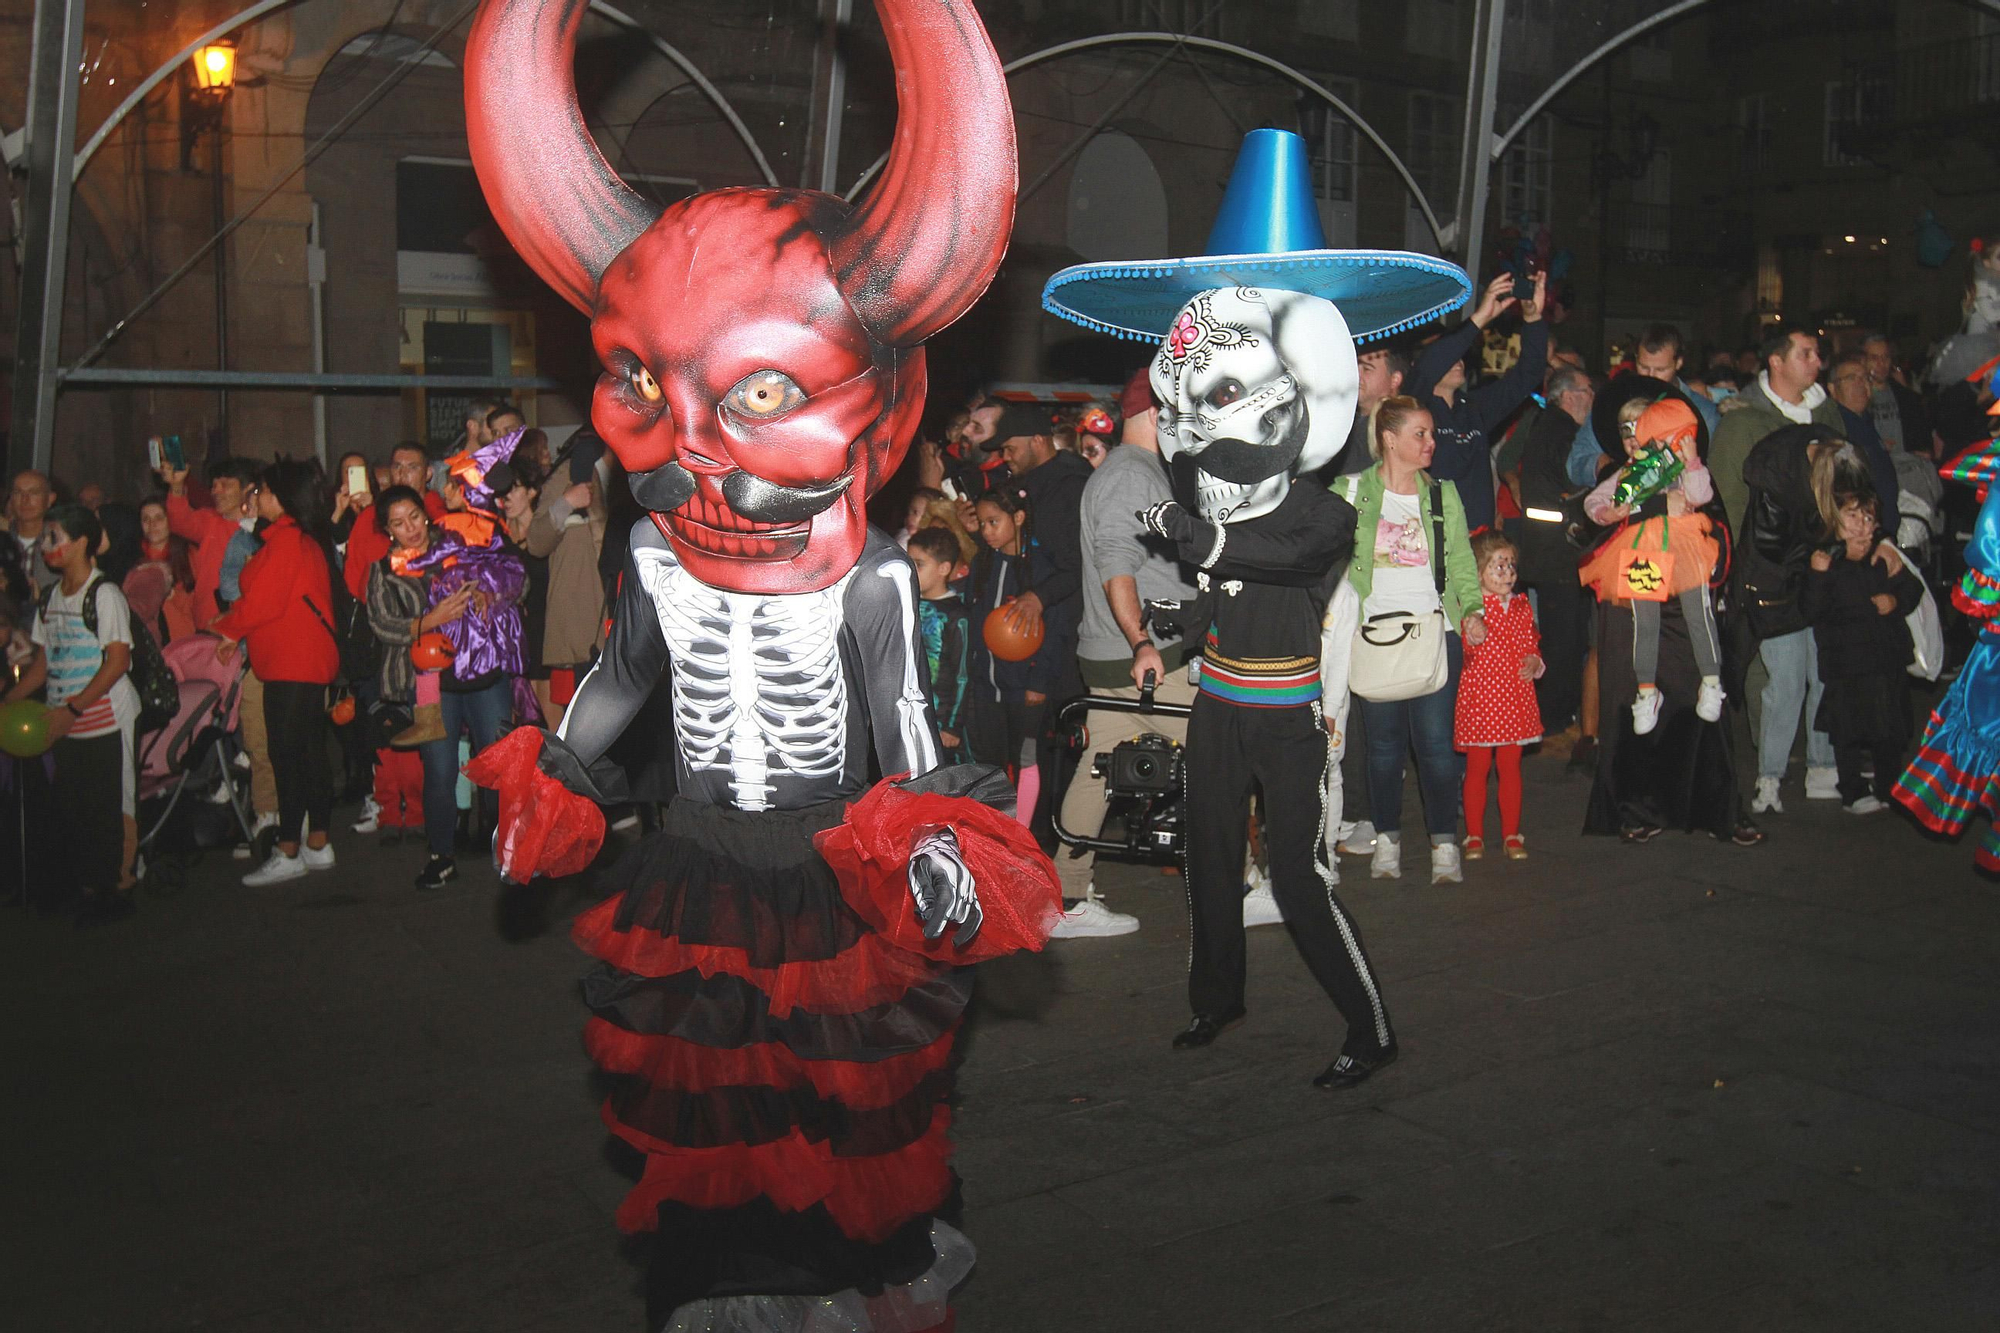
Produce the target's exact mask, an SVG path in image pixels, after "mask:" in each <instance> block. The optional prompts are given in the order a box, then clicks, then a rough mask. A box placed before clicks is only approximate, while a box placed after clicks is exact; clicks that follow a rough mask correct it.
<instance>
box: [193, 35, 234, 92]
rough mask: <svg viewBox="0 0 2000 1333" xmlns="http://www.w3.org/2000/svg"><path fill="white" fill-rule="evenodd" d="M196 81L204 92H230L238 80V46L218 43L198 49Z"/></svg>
mask: <svg viewBox="0 0 2000 1333" xmlns="http://www.w3.org/2000/svg"><path fill="white" fill-rule="evenodd" d="M194 81H195V84H196V85H197V86H198V87H200V88H201V89H202V90H203V91H204V92H228V91H229V89H230V88H231V87H232V86H233V85H234V84H235V82H236V48H235V47H233V46H228V45H223V44H220V43H218V44H217V45H215V46H204V47H202V48H201V49H200V50H199V51H196V52H195V53H194Z"/></svg>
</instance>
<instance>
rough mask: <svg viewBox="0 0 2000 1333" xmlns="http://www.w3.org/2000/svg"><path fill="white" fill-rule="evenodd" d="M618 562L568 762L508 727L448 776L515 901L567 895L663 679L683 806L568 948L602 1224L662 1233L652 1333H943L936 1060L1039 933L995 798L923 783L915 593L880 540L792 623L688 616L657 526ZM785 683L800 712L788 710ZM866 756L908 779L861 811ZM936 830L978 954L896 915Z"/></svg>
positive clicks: (784, 605) (926, 737)
mask: <svg viewBox="0 0 2000 1333" xmlns="http://www.w3.org/2000/svg"><path fill="white" fill-rule="evenodd" d="M633 545H634V550H633V553H632V555H631V557H630V558H629V559H628V564H627V567H626V572H625V578H624V581H623V584H622V585H621V594H620V598H619V605H618V611H617V619H616V621H615V622H614V625H613V629H612V632H611V636H610V640H609V642H608V644H607V646H606V649H605V653H604V656H603V658H602V659H601V660H600V662H599V663H598V665H597V667H596V668H595V669H594V670H593V672H592V673H591V675H590V676H589V677H587V678H586V679H585V681H584V683H583V684H582V685H581V686H580V687H579V689H578V692H577V695H576V698H575V700H574V701H573V702H572V704H571V707H570V711H569V713H568V714H567V716H566V717H565V719H564V725H563V730H562V733H561V736H560V738H558V737H549V736H544V734H543V733H539V732H536V731H532V730H528V729H523V730H520V731H516V732H515V733H513V734H512V735H511V736H509V737H507V738H506V739H505V740H503V741H502V742H501V743H500V744H498V745H496V746H494V747H492V748H491V749H489V750H488V751H486V752H484V753H482V754H481V755H480V756H479V758H478V759H477V760H476V761H475V763H474V765H473V767H472V769H471V770H469V771H471V772H472V774H473V776H474V777H475V779H476V780H478V781H480V782H482V783H483V784H485V785H489V786H497V787H498V788H499V790H500V793H501V802H502V811H501V820H500V828H501V839H502V845H501V846H499V847H498V849H497V855H498V856H499V858H500V860H501V863H502V866H503V869H505V870H507V872H508V873H509V875H510V876H511V877H512V878H515V879H526V878H527V876H528V874H529V873H530V871H531V870H539V871H541V872H543V873H551V874H563V873H573V872H575V871H577V870H580V869H582V868H583V867H584V866H585V865H587V864H588V862H589V860H590V858H591V856H592V854H593V853H594V852H595V850H596V848H597V845H598V843H599V841H600V840H601V838H602V833H603V816H602V814H601V812H600V811H599V809H598V807H597V806H596V805H595V804H593V803H592V801H589V800H580V799H579V798H578V797H577V796H576V795H572V794H571V793H572V792H576V793H582V794H583V795H584V796H588V797H591V798H593V800H599V801H602V800H615V799H616V798H617V797H618V795H619V793H618V791H617V790H616V779H615V777H613V776H611V775H609V774H608V773H607V772H606V770H605V766H604V765H602V764H600V763H598V758H599V756H600V755H601V754H602V752H603V749H604V747H605V745H606V744H607V743H608V738H609V737H611V736H613V735H615V734H616V733H617V732H618V731H619V730H622V728H623V726H624V723H625V719H626V718H627V717H628V715H630V712H631V710H636V708H637V707H638V706H639V704H640V703H641V702H642V701H643V696H644V695H645V694H646V693H648V692H649V691H650V687H651V685H652V683H653V682H655V681H657V680H658V679H660V676H661V674H662V673H663V672H667V673H670V674H671V678H672V680H673V684H674V695H675V722H676V733H677V741H678V745H679V755H680V758H679V766H680V772H679V788H678V791H679V795H678V796H677V797H676V798H675V799H674V801H673V802H672V803H671V804H670V805H669V806H668V807H667V809H666V811H665V813H664V816H663V818H662V827H661V828H660V829H659V831H658V832H656V833H653V834H652V835H650V836H648V837H647V838H645V839H644V840H643V841H641V842H640V843H639V844H638V845H637V846H635V847H634V848H633V849H631V850H630V851H629V852H627V853H626V854H625V855H624V856H623V857H622V858H621V859H620V860H619V861H618V862H617V864H616V865H615V866H614V867H613V868H612V869H610V870H609V871H608V872H607V873H606V876H605V883H606V884H607V885H608V886H610V887H612V888H614V889H615V890H616V892H614V893H613V894H612V896H610V897H609V898H608V899H606V900H605V901H604V902H602V903H600V904H599V905H598V906H596V907H595V908H592V909H591V910H589V911H587V912H585V913H584V914H583V915H582V916H581V917H580V918H579V919H578V920H577V922H576V924H575V928H574V936H575V939H576V941H577V943H578V944H579V945H581V946H582V947H583V949H584V950H585V951H586V952H588V953H590V954H591V955H592V956H593V957H595V958H596V959H598V960H599V961H598V965H597V966H596V967H595V968H594V969H593V970H592V971H591V972H590V973H589V974H588V975H587V976H586V978H585V980H584V983H583V994H584V1000H585V1003H586V1004H587V1005H588V1006H589V1008H590V1010H591V1014H592V1017H591V1018H590V1020H589V1023H588V1025H587V1027H586V1029H585V1034H584V1039H585V1045H586V1047H587V1048H588V1050H589V1053H590V1056H591V1058H592V1060H593V1061H594V1062H595V1063H596V1064H597V1066H598V1067H599V1068H600V1069H601V1070H602V1071H603V1072H605V1073H606V1074H609V1075H612V1076H613V1077H614V1082H615V1090H614V1091H612V1093H611V1095H610V1096H609V1098H608V1099H607V1100H606V1101H605V1103H604V1106H603V1112H602V1114H603V1119H604V1123H605V1124H606V1126H607V1127H608V1128H609V1129H610V1131H611V1133H612V1134H614V1135H615V1136H616V1137H617V1138H618V1139H620V1140H622V1141H623V1142H624V1143H626V1144H628V1145H630V1147H632V1148H634V1149H636V1150H637V1152H638V1154H639V1155H640V1157H641V1158H642V1159H643V1162H644V1169H643V1174H642V1175H641V1177H640V1179H639V1181H638V1183H637V1185H636V1187H635V1188H633V1190H632V1191H631V1192H630V1194H628V1195H627V1196H626V1198H625V1201H624V1203H623V1205H622V1206H621V1207H620V1209H619V1210H618V1222H619V1225H620V1227H621V1228H622V1229H624V1230H626V1231H628V1232H651V1233H654V1234H653V1244H652V1258H651V1261H650V1263H649V1265H648V1270H649V1271H648V1277H647V1288H648V1291H647V1305H648V1312H649V1327H651V1328H653V1329H665V1330H674V1331H680V1330H686V1331H688V1333H693V1331H694V1330H711V1329H713V1330H725V1329H726V1330H743V1331H746V1333H747V1331H752V1330H754V1331H755V1333H765V1331H766V1330H769V1331H771V1333H780V1331H783V1333H835V1331H836V1330H837V1331H839V1333H864V1331H865V1333H915V1331H916V1330H928V1329H935V1328H947V1327H949V1326H950V1324H949V1320H950V1314H949V1311H948V1309H947V1307H946V1305H945V1300H946V1297H947V1296H948V1295H949V1292H950V1290H951V1288H952V1286H953V1285H955V1284H956V1283H957V1282H958V1281H960V1280H961V1279H962V1278H963V1277H964V1275H965V1274H966V1272H967V1271H968V1270H969V1269H970V1267H971V1263H972V1247H971V1244H970V1243H969V1242H968V1241H967V1240H966V1238H965V1237H964V1236H963V1235H962V1234H961V1233H960V1232H958V1231H957V1230H956V1228H955V1227H954V1226H953V1225H952V1219H953V1218H954V1217H955V1215H956V1211H957V1207H958V1200H957V1189H958V1186H957V1178H956V1176H955V1174H954V1173H953V1171H952V1169H951V1167H950V1165H949V1157H950V1153H951V1143H950V1140H949V1139H948V1138H947V1130H948V1129H949V1126H950V1120H951V1113H950V1109H949V1105H948V1100H949V1097H950V1094H951V1088H952V1072H951V1063H950V1062H951V1055H952V1045H953V1041H954V1038H955V1037H956V1034H957V1032H958V1026H959V1022H960V1020H961V1018H962V1016H963V1014H964V1011H965V1006H966V1004H967V1002H968V1001H969V999H970V998H971V994H972V984H973V967H972V965H973V964H975V963H978V962H979V961H981V960H983V959H987V958H992V957H996V956H998V955H1000V954H1003V953H1007V952H1011V951H1014V950H1017V949H1023V948H1026V949H1038V948H1040V947H1041V946H1042V944H1043V942H1044V941H1045V940H1046V939H1047V938H1048V935H1049V932H1050V930H1051V929H1052V928H1053V926H1054V924H1055V922H1056V921H1057V920H1058V919H1059V917H1060V913H1061V897H1060V889H1059V887H1058V884H1057V881H1056V879H1055V874H1054V868H1053V866H1052V865H1051V864H1050V863H1049V861H1048V859H1047V858H1046V857H1045V856H1043V855H1042V854H1041V852H1040V850H1039V849H1038V848H1037V847H1036V845H1035V843H1034V840H1033V838H1032V837H1031V836H1030V835H1029V834H1028V832H1027V831H1026V830H1025V829H1024V828H1022V827H1021V825H1019V824H1018V823H1017V822H1015V820H1014V819H1013V818H1012V817H1011V799H1010V798H1011V792H1010V789H1009V787H1008V784H1007V782H1006V779H1005V776H1004V775H1003V774H1001V773H999V772H998V771H997V770H994V769H991V768H986V767H983V766H976V765H949V766H940V764H939V762H938V761H939V760H940V759H941V751H940V749H939V747H938V746H937V742H936V736H935V730H934V729H933V728H932V726H931V722H930V714H929V710H928V707H927V706H926V705H925V703H924V701H923V697H922V693H921V682H920V681H919V687H918V689H919V692H918V694H917V696H916V698H915V700H914V703H915V711H909V710H907V709H905V707H904V705H905V704H906V703H908V702H910V701H909V699H908V696H907V695H906V694H905V693H904V691H905V689H906V687H907V685H908V683H909V682H910V681H912V680H917V679H918V678H917V676H916V674H915V665H914V661H913V660H906V658H905V654H906V653H907V652H908V650H909V649H910V647H912V646H914V647H915V648H916V649H917V650H918V651H921V644H920V643H919V644H915V645H911V644H910V643H909V642H908V640H907V638H906V636H905V635H904V634H903V633H902V632H901V630H900V628H899V625H900V618H901V615H902V610H903V607H902V606H901V605H900V604H899V601H898V598H897V596H896V593H895V591H894V588H893V586H892V583H891V581H890V580H889V579H885V578H884V577H880V576H878V575H881V574H883V573H893V574H894V575H895V576H897V577H899V578H909V577H910V575H909V570H908V565H907V563H906V562H905V561H904V559H903V557H902V555H901V553H900V552H899V551H895V549H894V548H893V546H891V545H890V544H889V542H888V539H887V538H886V537H882V536H881V535H880V534H878V533H872V532H871V534H870V539H869V546H868V548H867V550H866V551H865V552H864V554H863V557H862V560H861V563H860V566H859V567H858V568H857V569H856V570H855V571H853V572H851V573H850V574H849V575H848V576H847V577H846V578H844V579H843V580H841V582H840V583H838V584H836V585H834V587H833V588H831V589H828V590H827V591H826V592H824V593H812V594H798V595H782V596H755V595H743V594H724V593H720V592H718V591H717V590H714V589H710V588H707V587H706V586H705V585H703V584H700V583H699V582H697V581H695V580H694V579H692V578H691V577H690V576H687V575H686V574H685V572H684V571H682V570H681V569H680V568H679V566H678V565H677V563H676V562H675V560H674V557H673V556H672V553H671V551H670V550H669V548H668V547H667V546H666V543H665V542H664V541H663V540H662V539H661V537H660V535H659V533H658V532H657V530H656V529H655V527H654V525H653V524H652V523H651V522H650V521H642V522H641V524H640V525H639V527H638V528H637V529H635V531H634V540H633ZM908 591H909V593H911V594H914V584H913V580H912V585H911V586H910V588H909V589H908ZM822 611H831V612H832V613H833V614H831V615H828V616H822V615H821V614H820V613H821V612H822ZM822 629H823V630H824V631H825V634H826V636H827V637H826V638H825V639H824V640H823V641H822V640H821V639H820V638H818V637H816V636H817V635H818V634H819V633H820V631H821V630H822ZM751 643H756V644H759V645H762V647H761V652H762V653H763V654H764V655H765V657H766V658H767V659H768V660H769V661H772V662H777V663H778V665H779V666H780V667H781V668H782V669H781V670H778V671H776V672H774V673H772V674H770V675H768V676H767V677H766V678H765V681H764V693H763V695H762V697H761V698H760V699H759V700H758V701H757V707H758V708H760V709H761V710H763V711H761V712H760V713H758V714H757V715H756V716H753V717H750V718H747V719H746V717H745V715H744V714H743V713H742V712H741V711H740V710H737V709H736V708H735V701H736V700H740V699H742V698H743V697H744V692H745V691H744V687H745V684H746V681H747V680H748V679H749V678H750V676H749V671H748V664H747V663H746V662H745V661H744V660H743V658H742V657H740V656H737V655H735V650H734V649H733V647H732V646H731V645H736V644H751ZM785 654H793V656H792V657H791V658H790V659H789V660H785V661H780V658H781V657H783V655H785ZM799 682H804V683H807V684H809V685H810V686H811V688H810V689H809V690H807V691H804V692H801V693H800V694H798V695H796V696H791V695H787V694H786V693H785V691H786V689H787V688H788V685H789V684H793V683H799ZM712 683H719V685H720V686H721V687H722V688H721V692H720V693H716V692H712V691H710V690H709V689H708V686H709V685H710V684H712ZM732 689H733V691H734V693H733V696H732V693H731V691H732ZM795 708H796V709H803V710H805V712H804V713H800V714H798V715H797V716H793V713H794V710H795ZM815 710H817V711H815ZM725 714H726V715H727V723H726V725H724V726H723V727H722V729H721V731H720V732H718V731H717V730H715V729H714V728H713V724H714V723H716V721H717V720H718V719H720V718H723V717H724V715H725ZM788 718H789V721H790V724H791V725H790V726H789V727H787V726H785V725H782V724H784V723H785V722H786V721H787V719H788ZM899 718H901V719H902V723H903V724H902V725H899V723H898V719H899ZM760 719H761V722H760ZM819 724H826V725H824V726H820V725H819ZM758 725H762V727H763V736H762V737H761V738H760V737H758V736H756V735H753V734H752V732H753V731H754V730H755V729H756V727H757V726H758ZM816 726H818V730H815V727H816ZM919 727H921V728H922V730H918V729H917V728H919ZM724 738H726V739H727V740H728V741H729V743H730V744H731V745H733V746H734V747H735V748H733V749H729V748H728V747H726V746H723V745H722V741H723V739H724ZM871 757H872V758H873V759H874V761H875V763H876V765H877V766H878V768H879V771H881V772H884V773H888V774H891V775H898V776H896V777H894V778H892V780H885V781H880V782H876V783H874V784H873V785H870V783H869V781H868V771H869V760H870V759H871ZM725 759H727V760H729V762H727V763H724V762H723V761H724V760H725ZM912 771H918V772H919V776H917V777H915V778H908V777H902V776H900V775H904V774H907V773H910V772H912ZM558 778H559V779H560V781H558ZM936 829H949V830H951V831H952V833H953V835H954V836H955V838H956V841H957V846H958V849H959V851H960V854H961V855H962V858H963V862H964V864H965V866H966V867H967V868H968V869H969V870H970V872H971V875H972V879H973V882H974V885H975V887H976V891H977V894H978V898H979V903H980V907H981V909H982V911H983V921H982V923H981V924H980V926H979V929H978V931H977V934H976V935H974V936H972V937H971V939H970V940H969V942H965V943H960V942H959V936H958V935H956V934H954V933H953V932H951V931H949V930H947V931H946V932H945V933H944V934H943V935H942V936H941V937H939V938H936V939H929V938H926V932H925V928H924V925H923V922H922V921H921V920H920V919H919V918H918V916H917V914H916V912H915V911H914V910H913V907H912V896H911V889H910V885H909V878H908V876H909V869H908V867H909V861H910V856H911V848H912V844H913V842H914V841H915V840H916V839H917V838H920V837H922V836H923V835H925V834H926V833H928V832H930V831H932V830H936Z"/></svg>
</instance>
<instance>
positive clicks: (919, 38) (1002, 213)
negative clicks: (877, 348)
mask: <svg viewBox="0 0 2000 1333" xmlns="http://www.w3.org/2000/svg"><path fill="white" fill-rule="evenodd" d="M875 12H876V13H877V14H879V15H880V16H881V19H882V28H883V31H884V32H886V33H887V34H888V37H889V55H890V58H891V59H892V60H893V61H894V62H895V67H896V104H897V109H896V142H895V146H894V148H893V149H891V151H890V154H889V164H888V166H887V168H885V169H884V171H883V173H882V178H881V179H880V180H878V181H877V182H876V183H875V187H874V189H873V190H871V191H870V192H869V194H868V197H867V198H866V199H865V200H863V201H862V203H861V205H860V207H859V208H857V209H856V210H855V212H854V214H853V216H852V218H851V219H850V220H849V221H848V223H847V225H846V227H845V228H844V229H843V231H842V233H841V234H840V235H839V236H838V237H836V238H835V239H834V244H833V258H834V268H835V272H836V274H837V276H838V277H839V280H840V285H841V289H842V290H843V291H844V292H845V293H846V294H847V299H848V301H849V302H850V303H851V304H852V305H853V306H854V308H855V310H856V311H857V312H858V313H859V314H860V316H861V318H862V321H863V322H864V323H866V324H867V325H868V327H869V330H870V331H871V332H872V333H873V334H874V335H875V336H876V337H877V338H878V339H880V340H881V341H882V342H885V343H890V344H893V345H897V346H905V347H907V346H909V345H911V344H913V343H918V342H922V341H923V340H924V339H925V338H928V337H930V336H931V335H932V334H933V333H936V332H937V331H938V330H939V329H942V328H944V327H945V326H946V325H947V324H950V323H951V322H952V321H953V320H955V319H957V318H958V317H959V316H960V315H962V314H964V313H965V312H966V310H967V309H968V308H969V307H970V306H971V305H972V303H973V302H974V301H977V300H978V299H979V297H980V295H981V294H982V293H984V292H985V290H986V287H987V284H988V283H990V282H992V281H993V274H994V272H995V271H996V270H998V269H999V267H1000V259H1001V256H1003V255H1005V254H1006V253H1007V236H1008V233H1009V232H1010V231H1011V230H1012V228H1013V223H1014V190H1015V187H1016V184H1017V177H1016V174H1015V164H1014V109H1013V107H1012V105H1010V104H1009V102H1008V100H1007V79H1006V76H1005V75H1004V74H1002V73H1001V72H1000V57H999V56H997V55H995V54H994V52H993V43H992V41H991V40H990V39H988V37H987V36H986V29H985V27H984V26H983V25H982V24H981V23H980V21H979V15H978V14H977V13H975V12H974V11H973V8H972V0H875Z"/></svg>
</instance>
